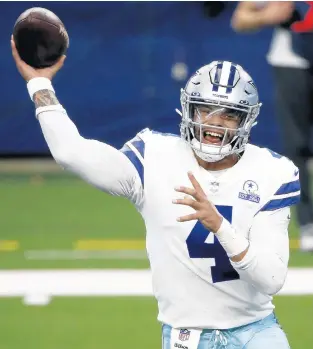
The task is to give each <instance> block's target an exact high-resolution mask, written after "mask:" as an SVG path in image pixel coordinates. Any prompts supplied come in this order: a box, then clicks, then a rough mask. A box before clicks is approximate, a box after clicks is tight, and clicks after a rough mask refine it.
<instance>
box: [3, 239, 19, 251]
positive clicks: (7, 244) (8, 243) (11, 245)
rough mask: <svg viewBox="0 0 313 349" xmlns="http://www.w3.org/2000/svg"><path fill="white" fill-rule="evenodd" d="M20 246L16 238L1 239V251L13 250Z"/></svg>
mask: <svg viewBox="0 0 313 349" xmlns="http://www.w3.org/2000/svg"><path fill="white" fill-rule="evenodd" d="M18 248H19V243H18V241H16V240H0V252H12V251H16V250H18Z"/></svg>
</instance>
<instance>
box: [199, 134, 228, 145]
mask: <svg viewBox="0 0 313 349" xmlns="http://www.w3.org/2000/svg"><path fill="white" fill-rule="evenodd" d="M202 137H203V138H202V141H203V143H206V144H214V145H221V144H222V142H223V138H224V133H220V132H215V131H208V130H206V131H203V134H202Z"/></svg>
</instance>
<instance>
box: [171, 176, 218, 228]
mask: <svg viewBox="0 0 313 349" xmlns="http://www.w3.org/2000/svg"><path fill="white" fill-rule="evenodd" d="M188 177H189V179H190V182H191V184H192V186H193V188H187V187H178V188H175V190H176V191H178V192H180V193H185V194H187V195H186V196H185V197H184V198H183V199H175V200H173V203H174V204H179V205H187V206H190V207H192V208H193V209H194V210H195V211H196V212H195V213H192V214H189V215H187V216H183V217H178V218H177V221H178V222H187V221H192V220H195V219H197V220H199V221H200V222H201V223H202V224H203V225H204V226H205V227H206V228H207V229H208V230H210V231H212V232H213V233H216V232H217V231H218V230H219V228H220V226H221V224H222V220H223V216H222V215H221V214H220V213H219V212H218V211H217V209H216V207H215V206H214V205H213V204H212V202H210V201H209V200H208V198H207V196H206V195H205V193H204V191H203V189H202V188H201V186H200V184H199V182H198V181H197V180H196V178H195V176H194V175H193V174H192V173H191V172H188Z"/></svg>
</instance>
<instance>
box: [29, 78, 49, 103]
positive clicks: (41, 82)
mask: <svg viewBox="0 0 313 349" xmlns="http://www.w3.org/2000/svg"><path fill="white" fill-rule="evenodd" d="M27 89H28V93H29V96H30V99H31V100H32V101H33V97H34V94H35V93H36V92H38V91H41V90H49V91H52V92H55V91H54V89H53V87H52V83H51V81H50V80H49V79H48V78H43V77H38V78H33V79H30V80H29V81H28V83H27Z"/></svg>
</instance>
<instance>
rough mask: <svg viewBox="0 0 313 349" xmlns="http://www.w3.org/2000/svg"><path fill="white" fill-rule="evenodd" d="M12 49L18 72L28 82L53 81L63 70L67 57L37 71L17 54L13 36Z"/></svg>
mask: <svg viewBox="0 0 313 349" xmlns="http://www.w3.org/2000/svg"><path fill="white" fill-rule="evenodd" d="M11 48H12V56H13V58H14V61H15V64H16V67H17V70H18V71H19V72H20V74H21V75H22V77H23V78H24V79H25V80H26V81H27V82H28V81H29V80H30V79H33V78H37V77H44V78H48V79H49V80H52V79H53V77H54V75H55V74H56V73H57V72H58V71H59V70H60V69H61V68H62V66H63V63H64V61H65V58H66V56H65V55H63V56H61V58H60V59H59V60H58V61H57V62H56V63H55V64H54V65H52V66H51V67H48V68H42V69H36V68H33V67H31V66H30V65H28V64H27V63H25V62H24V61H23V60H22V59H21V57H20V55H19V53H18V52H17V49H16V46H15V42H14V39H13V35H12V36H11Z"/></svg>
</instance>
